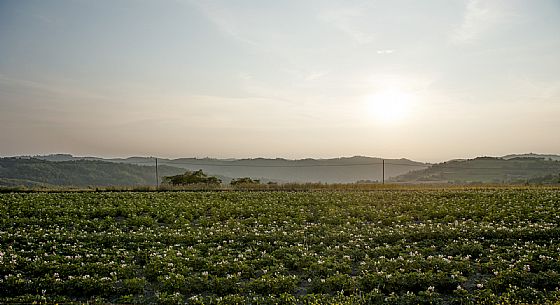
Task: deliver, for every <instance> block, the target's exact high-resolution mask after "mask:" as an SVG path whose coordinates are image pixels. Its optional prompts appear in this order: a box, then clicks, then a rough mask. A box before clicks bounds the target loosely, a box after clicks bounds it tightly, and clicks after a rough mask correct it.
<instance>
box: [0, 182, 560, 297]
mask: <svg viewBox="0 0 560 305" xmlns="http://www.w3.org/2000/svg"><path fill="white" fill-rule="evenodd" d="M559 223H560V190H559V189H557V188H515V189H513V188H476V189H466V188H456V189H408V190H406V189H386V190H376V191H335V190H321V191H305V192H304V191H301V192H288V191H252V192H251V191H223V192H220V191H215V192H81V193H80V192H74V193H73V192H53V193H46V192H45V193H4V194H0V303H2V302H32V301H38V302H72V301H76V302H85V301H89V302H99V303H164V304H167V303H189V304H202V303H204V304H231V303H240V304H276V303H279V304H293V303H297V304H313V303H319V304H323V303H339V304H340V303H347V304H372V303H373V304H377V303H379V304H383V303H394V304H418V303H426V304H429V303H432V304H469V303H488V304H496V303H519V302H522V303H543V304H544V303H551V304H553V303H556V302H558V301H559V300H560V290H559V285H560V227H559V225H558V224H559Z"/></svg>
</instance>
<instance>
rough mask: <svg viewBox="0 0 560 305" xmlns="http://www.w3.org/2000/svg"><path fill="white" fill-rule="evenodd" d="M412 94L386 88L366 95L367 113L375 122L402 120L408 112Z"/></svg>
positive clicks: (398, 121)
mask: <svg viewBox="0 0 560 305" xmlns="http://www.w3.org/2000/svg"><path fill="white" fill-rule="evenodd" d="M413 99H414V96H413V95H412V94H410V93H407V92H404V91H401V90H398V89H387V90H383V91H380V92H377V93H375V94H372V95H369V96H367V97H366V107H367V111H368V114H369V116H370V117H371V118H373V119H374V120H375V122H377V123H380V124H383V125H389V124H398V123H401V122H403V121H404V120H405V119H406V118H407V116H408V114H409V112H410V107H411V104H412V101H413Z"/></svg>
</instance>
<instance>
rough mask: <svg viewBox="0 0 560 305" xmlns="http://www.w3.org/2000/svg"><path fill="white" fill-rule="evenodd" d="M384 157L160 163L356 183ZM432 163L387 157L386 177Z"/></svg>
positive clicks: (371, 174)
mask: <svg viewBox="0 0 560 305" xmlns="http://www.w3.org/2000/svg"><path fill="white" fill-rule="evenodd" d="M35 158H38V159H42V160H47V161H57V162H60V161H72V160H97V161H106V162H118V163H127V164H135V165H155V159H154V158H149V157H130V158H124V159H121V158H113V159H102V158H97V157H74V156H72V155H68V154H57V155H48V156H35ZM382 163H383V159H381V158H371V157H362V156H355V157H348V158H333V159H310V158H309V159H301V160H288V159H282V158H277V159H266V158H255V159H211V158H203V159H197V158H180V159H165V158H159V159H158V164H159V165H168V166H171V167H176V168H182V169H185V170H199V169H202V170H203V171H204V172H205V173H208V174H211V175H221V176H225V177H231V178H236V177H251V178H255V179H261V180H264V181H277V182H324V183H353V182H356V181H359V180H368V181H381V180H382V179H383V166H382ZM428 166H429V164H426V163H421V162H416V161H411V160H408V159H385V178H386V179H388V178H390V177H396V176H398V175H402V174H404V173H407V172H409V171H411V170H416V169H419V168H420V169H422V168H427V167H428Z"/></svg>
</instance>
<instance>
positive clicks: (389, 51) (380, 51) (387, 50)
mask: <svg viewBox="0 0 560 305" xmlns="http://www.w3.org/2000/svg"><path fill="white" fill-rule="evenodd" d="M394 52H395V50H390V49H386V50H377V51H376V53H377V54H393V53H394Z"/></svg>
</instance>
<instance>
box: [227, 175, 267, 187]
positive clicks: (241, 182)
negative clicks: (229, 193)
mask: <svg viewBox="0 0 560 305" xmlns="http://www.w3.org/2000/svg"><path fill="white" fill-rule="evenodd" d="M260 183H261V181H260V180H257V179H255V180H253V179H251V178H249V177H243V178H237V179H233V180H231V182H230V183H229V184H231V185H232V186H248V185H257V184H260Z"/></svg>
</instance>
